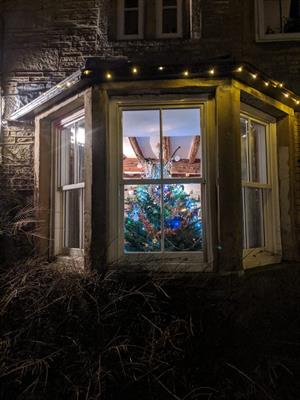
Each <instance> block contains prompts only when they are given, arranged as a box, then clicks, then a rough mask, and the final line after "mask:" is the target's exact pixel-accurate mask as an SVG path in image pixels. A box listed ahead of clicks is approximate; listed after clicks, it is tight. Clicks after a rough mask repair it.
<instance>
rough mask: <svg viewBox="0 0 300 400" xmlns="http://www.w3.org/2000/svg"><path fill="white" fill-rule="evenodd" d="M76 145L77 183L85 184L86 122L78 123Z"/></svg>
mask: <svg viewBox="0 0 300 400" xmlns="http://www.w3.org/2000/svg"><path fill="white" fill-rule="evenodd" d="M76 143H77V168H78V172H77V174H78V175H77V176H78V178H77V183H79V182H84V145H85V128H84V120H81V121H78V122H77V126H76Z"/></svg>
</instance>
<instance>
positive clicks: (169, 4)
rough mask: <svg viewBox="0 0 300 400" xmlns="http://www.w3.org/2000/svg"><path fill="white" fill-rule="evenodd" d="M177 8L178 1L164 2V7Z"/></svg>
mask: <svg viewBox="0 0 300 400" xmlns="http://www.w3.org/2000/svg"><path fill="white" fill-rule="evenodd" d="M174 6H175V7H176V6H177V0H163V7H174Z"/></svg>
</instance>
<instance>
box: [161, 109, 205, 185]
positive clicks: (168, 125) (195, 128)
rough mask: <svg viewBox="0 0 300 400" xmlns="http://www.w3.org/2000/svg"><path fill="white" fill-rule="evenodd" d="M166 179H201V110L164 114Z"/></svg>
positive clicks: (177, 110)
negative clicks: (191, 177)
mask: <svg viewBox="0 0 300 400" xmlns="http://www.w3.org/2000/svg"><path fill="white" fill-rule="evenodd" d="M162 129H163V145H162V146H163V162H164V177H165V178H169V177H190V176H193V177H200V176H201V175H202V173H201V161H202V160H201V145H202V144H201V136H200V135H201V134H200V110H199V109H197V108H190V109H189V108H186V109H169V110H163V111H162Z"/></svg>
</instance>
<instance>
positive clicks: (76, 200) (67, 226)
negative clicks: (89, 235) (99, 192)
mask: <svg viewBox="0 0 300 400" xmlns="http://www.w3.org/2000/svg"><path fill="white" fill-rule="evenodd" d="M82 202H83V193H82V189H74V190H68V191H65V192H64V247H66V248H75V249H79V248H82V241H83V204H82Z"/></svg>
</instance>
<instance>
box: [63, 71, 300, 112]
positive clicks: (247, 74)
mask: <svg viewBox="0 0 300 400" xmlns="http://www.w3.org/2000/svg"><path fill="white" fill-rule="evenodd" d="M151 68H154V71H152V73H155V70H156V71H157V73H158V74H160V75H161V77H163V73H165V74H168V72H170V71H171V72H172V77H174V68H175V67H174V66H172V68H171V67H170V66H164V65H159V66H157V67H151ZM126 72H127V74H129V76H130V75H131V76H132V77H135V78H137V77H138V76H140V77H142V76H143V74H142V72H143V71H142V68H141V67H140V66H137V65H133V66H132V65H131V66H129V67H128V70H127V71H126ZM218 72H219V71H218V67H217V66H215V67H210V68H208V69H207V70H206V71H201V72H198V73H197V72H195V68H194V67H193V70H191V69H189V68H185V69H182V68H181V69H180V70H179V69H178V70H177V71H176V74H175V75H176V76H177V77H178V78H179V77H183V78H192V77H197V75H198V76H200V75H201V77H203V76H207V77H217V76H218ZM228 72H231V73H233V74H234V75H235V76H237V77H238V76H240V77H241V78H242V76H244V78H248V80H249V79H250V81H253V85H254V83H256V84H259V83H261V84H262V85H263V86H264V87H265V88H269V89H272V90H275V91H278V94H280V95H281V96H282V97H283V99H288V100H291V101H293V102H294V103H295V105H300V97H297V96H296V95H295V93H294V92H292V91H291V90H289V89H288V88H287V87H286V86H285V84H284V82H279V81H276V80H274V79H271V78H267V77H266V75H263V74H261V73H259V72H257V71H254V70H253V69H250V68H248V67H247V66H245V65H237V66H234V67H233V68H232V69H231V70H230V71H227V73H228ZM123 73H124V71H123ZM82 75H83V77H86V78H88V77H94V76H95V75H96V71H95V70H93V69H88V68H86V69H84V70H82ZM219 75H221V73H220V74H219ZM98 78H100V79H103V80H104V81H113V80H114V79H117V78H118V76H117V74H116V73H115V72H114V71H113V70H106V71H100V75H99V76H98ZM75 83H76V82H72V81H67V82H65V83H64V85H62V84H59V85H57V87H59V88H69V87H71V86H72V85H73V84H75Z"/></svg>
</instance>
